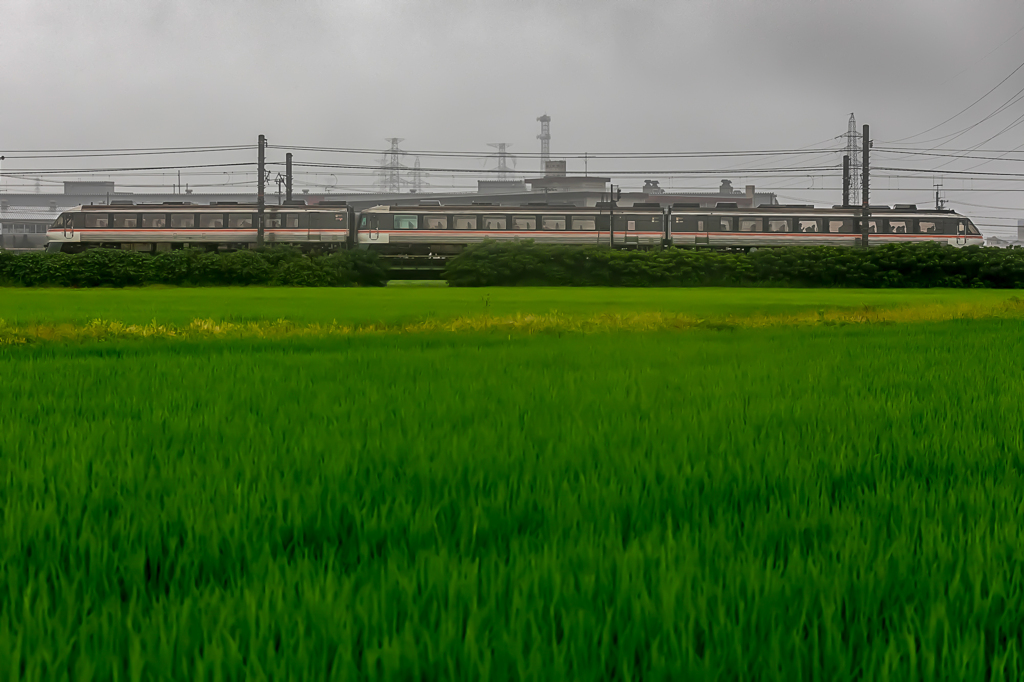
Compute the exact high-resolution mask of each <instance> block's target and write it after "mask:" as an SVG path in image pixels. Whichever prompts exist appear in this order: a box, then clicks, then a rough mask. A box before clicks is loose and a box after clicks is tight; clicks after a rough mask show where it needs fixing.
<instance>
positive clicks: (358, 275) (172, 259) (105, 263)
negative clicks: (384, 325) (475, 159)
mask: <svg viewBox="0 0 1024 682" xmlns="http://www.w3.org/2000/svg"><path fill="white" fill-rule="evenodd" d="M387 278H388V276H387V271H386V269H385V266H384V264H383V263H382V262H381V261H380V260H379V259H378V258H377V256H376V254H374V253H370V252H367V251H343V252H339V253H332V254H329V255H325V254H313V255H303V254H302V253H301V252H300V251H298V250H297V249H292V248H285V247H276V248H272V249H263V250H260V251H234V252H232V253H215V252H208V251H203V250H201V249H181V250H179V251H168V252H165V253H158V254H156V255H150V254H146V253H137V252H134V251H120V250H117V249H91V250H89V251H84V252H82V253H79V254H74V255H71V254H66V253H39V252H32V253H22V254H14V253H11V252H9V251H2V250H0V284H5V285H22V286H66V287H99V286H113V287H124V286H137V285H141V284H177V285H196V286H202V285H229V284H233V285H248V284H270V285H284V286H305V287H344V286H355V285H360V286H384V285H385V284H387Z"/></svg>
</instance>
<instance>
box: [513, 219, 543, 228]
mask: <svg viewBox="0 0 1024 682" xmlns="http://www.w3.org/2000/svg"><path fill="white" fill-rule="evenodd" d="M512 226H513V228H515V229H517V230H536V229H537V218H536V217H534V216H532V215H530V216H516V217H515V218H513V219H512Z"/></svg>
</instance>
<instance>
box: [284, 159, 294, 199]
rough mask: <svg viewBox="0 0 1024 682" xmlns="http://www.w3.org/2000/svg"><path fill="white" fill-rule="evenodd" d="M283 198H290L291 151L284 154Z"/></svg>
mask: <svg viewBox="0 0 1024 682" xmlns="http://www.w3.org/2000/svg"><path fill="white" fill-rule="evenodd" d="M284 198H285V200H286V201H291V200H292V153H291V152H288V153H287V154H285V155H284Z"/></svg>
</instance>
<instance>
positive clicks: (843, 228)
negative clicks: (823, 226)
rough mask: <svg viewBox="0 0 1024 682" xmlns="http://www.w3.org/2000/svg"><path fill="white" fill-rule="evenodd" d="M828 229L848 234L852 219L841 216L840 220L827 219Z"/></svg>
mask: <svg viewBox="0 0 1024 682" xmlns="http://www.w3.org/2000/svg"><path fill="white" fill-rule="evenodd" d="M828 231H829V232H838V233H841V234H850V233H852V232H853V220H851V219H849V218H843V219H842V220H829V221H828Z"/></svg>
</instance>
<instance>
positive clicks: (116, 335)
mask: <svg viewBox="0 0 1024 682" xmlns="http://www.w3.org/2000/svg"><path fill="white" fill-rule="evenodd" d="M989 318H1001V319H1024V301H1022V300H1021V299H1019V298H1017V297H1011V298H1009V299H1006V300H1003V301H999V302H996V303H981V304H979V303H974V304H968V303H958V304H949V303H946V304H930V305H926V304H917V305H913V306H903V307H898V308H886V309H881V310H879V309H877V308H874V307H871V306H864V307H862V308H860V309H854V310H844V309H838V310H825V309H821V310H817V311H814V312H804V313H799V314H789V315H747V316H734V315H730V316H727V317H721V316H716V317H711V318H700V317H695V316H693V315H681V314H676V313H658V312H638V313H628V314H622V313H603V314H599V315H589V316H586V315H565V314H560V313H557V312H554V313H548V314H541V315H533V314H526V315H524V314H521V313H519V314H515V315H506V316H496V315H474V316H464V317H456V318H454V319H443V318H441V319H426V320H423V321H419V322H410V323H406V324H390V325H389V324H367V325H351V324H340V323H338V322H337V321H336V320H335V321H332V322H331V323H329V324H321V323H312V324H296V323H294V322H291V321H289V320H286V319H279V320H274V321H250V322H232V321H230V320H212V319H194V320H192V322H191V323H189V324H188V325H183V326H178V325H174V324H160V323H158V322H156V321H155V320H154V321H152V322H150V323H149V324H126V323H124V322H121V321H118V320H103V319H95V320H91V321H90V322H88V323H87V324H68V323H64V324H32V325H12V324H8V323H7V322H6V321H5V320H3V319H0V346H5V345H7V346H12V345H22V344H28V343H37V342H76V343H81V342H89V341H113V340H138V339H149V340H155V339H164V340H166V339H174V340H196V339H239V338H250V339H283V338H289V337H313V338H327V337H338V336H351V335H353V334H355V335H359V334H379V333H407V334H408V333H420V334H422V333H431V332H450V333H463V332H483V331H497V332H515V333H526V334H542V333H546V334H550V333H559V334H561V333H607V332H624V331H625V332H652V331H666V330H675V331H681V330H692V329H716V330H732V329H737V328H741V327H742V328H752V329H753V328H761V327H777V326H801V327H804V326H814V325H825V326H835V325H847V324H892V323H908V322H936V321H944V320H953V319H961V320H977V319H989Z"/></svg>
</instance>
